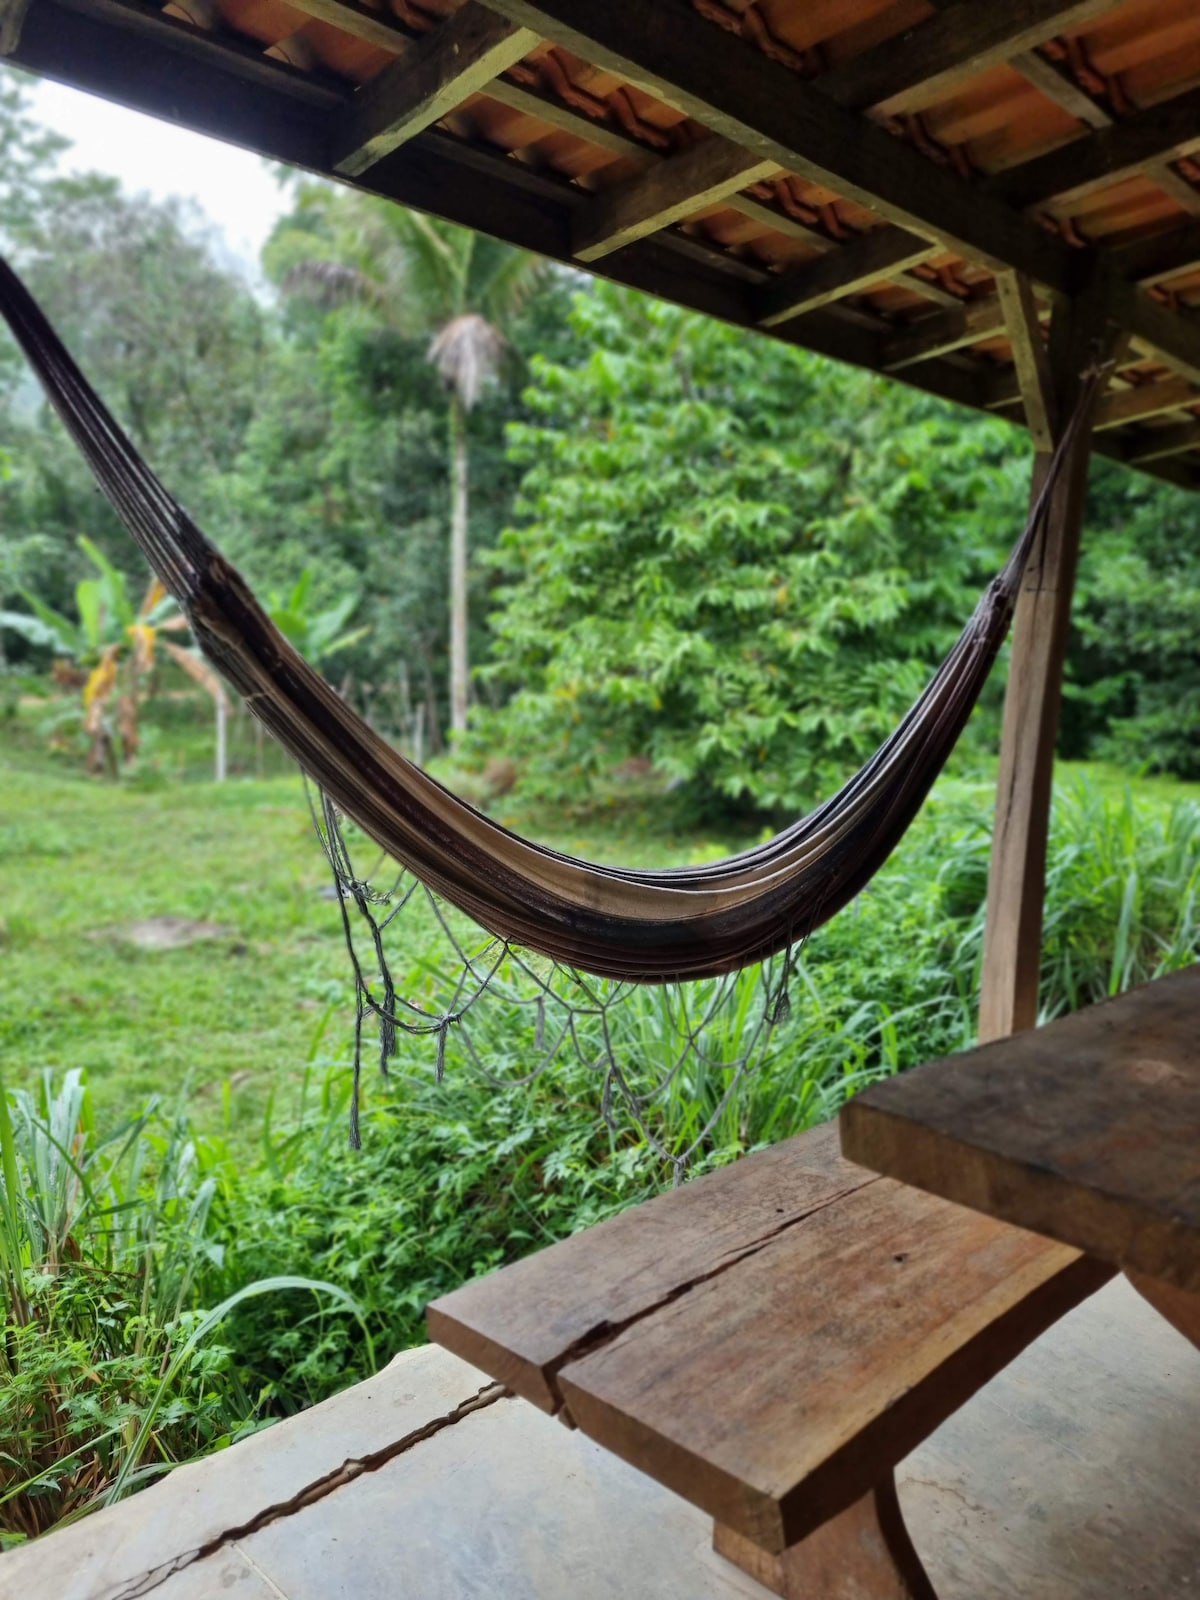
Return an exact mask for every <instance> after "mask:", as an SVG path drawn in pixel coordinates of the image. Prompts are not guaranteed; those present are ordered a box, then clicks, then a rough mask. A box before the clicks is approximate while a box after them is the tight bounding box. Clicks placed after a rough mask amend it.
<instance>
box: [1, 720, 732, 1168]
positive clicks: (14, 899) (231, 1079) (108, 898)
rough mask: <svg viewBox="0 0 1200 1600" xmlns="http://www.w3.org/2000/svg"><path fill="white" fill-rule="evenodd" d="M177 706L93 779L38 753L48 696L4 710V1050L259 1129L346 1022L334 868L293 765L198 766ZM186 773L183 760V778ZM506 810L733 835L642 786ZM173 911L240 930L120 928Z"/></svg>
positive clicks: (72, 755)
mask: <svg viewBox="0 0 1200 1600" xmlns="http://www.w3.org/2000/svg"><path fill="white" fill-rule="evenodd" d="M153 709H154V710H155V711H157V710H158V709H159V708H157V707H155V708H153ZM168 712H169V715H168V718H167V720H166V722H165V725H163V726H158V725H157V724H155V723H154V722H153V721H151V723H150V728H151V731H152V734H153V733H154V731H155V730H156V729H157V734H158V737H151V738H150V739H149V740H148V741H147V742H148V745H149V747H150V749H151V750H152V752H153V756H152V759H151V761H150V762H148V763H147V764H146V765H145V766H144V767H143V769H142V770H140V771H139V773H138V774H137V775H136V776H135V777H134V778H132V779H131V780H129V781H127V782H122V783H120V784H113V783H111V782H108V781H106V780H100V779H93V778H88V777H86V776H85V775H84V773H83V771H82V762H81V760H80V759H79V757H78V754H77V753H76V752H75V751H73V750H72V751H70V752H66V753H63V752H59V753H53V752H49V751H47V750H46V748H45V741H44V739H43V738H42V736H41V734H40V732H39V728H40V727H41V726H42V725H44V723H45V720H46V712H45V709H44V708H42V707H36V706H35V707H31V708H28V707H27V708H26V709H25V711H24V713H23V715H22V716H21V718H20V719H19V720H12V721H10V722H9V723H8V724H7V725H6V731H5V736H4V740H3V743H2V744H0V884H2V885H3V890H2V892H0V1055H2V1057H3V1059H4V1061H5V1062H6V1063H7V1070H8V1073H9V1077H10V1081H11V1082H12V1083H13V1084H14V1085H17V1086H20V1085H29V1084H32V1083H33V1081H34V1080H35V1078H37V1077H38V1076H40V1074H41V1072H42V1070H43V1069H44V1068H50V1069H51V1070H52V1071H54V1072H55V1073H56V1074H58V1073H61V1072H63V1071H65V1070H66V1069H68V1068H73V1067H80V1068H84V1069H86V1071H87V1074H88V1082H89V1084H90V1086H91V1089H92V1093H93V1096H94V1099H95V1103H96V1108H97V1116H98V1118H99V1120H100V1122H101V1123H102V1124H109V1125H111V1124H112V1123H114V1122H115V1121H116V1120H118V1119H119V1118H121V1117H124V1116H128V1115H132V1114H133V1113H135V1112H136V1111H137V1110H138V1109H139V1108H140V1107H141V1106H142V1104H143V1103H144V1101H145V1099H146V1097H147V1095H149V1094H151V1093H162V1094H165V1095H166V1096H168V1097H171V1096H173V1095H174V1094H175V1093H176V1092H177V1091H178V1090H179V1089H180V1088H181V1087H182V1086H183V1085H184V1084H187V1085H188V1087H189V1091H190V1096H191V1109H192V1113H193V1115H194V1117H195V1119H196V1122H197V1125H198V1127H200V1129H201V1130H202V1131H212V1130H215V1129H217V1128H222V1129H224V1130H225V1131H227V1132H229V1133H230V1134H231V1135H232V1136H233V1138H234V1139H235V1141H239V1142H242V1141H248V1140H251V1139H257V1136H258V1131H259V1128H260V1126H261V1121H262V1113H263V1109H264V1107H265V1105H266V1102H267V1099H268V1096H269V1095H270V1094H271V1093H272V1091H273V1090H275V1091H278V1089H279V1088H280V1086H282V1088H283V1090H284V1091H285V1094H286V1091H287V1089H288V1086H289V1085H296V1086H298V1085H299V1083H300V1081H301V1079H302V1076H303V1072H304V1068H305V1065H306V1062H307V1061H308V1059H309V1057H310V1054H311V1053H312V1050H313V1048H314V1041H315V1040H316V1038H317V1035H318V1032H319V1030H321V1028H322V1026H324V1029H325V1038H326V1039H327V1040H328V1041H329V1042H330V1043H331V1044H333V1045H334V1046H335V1047H338V1046H340V1045H341V1044H342V1043H343V1042H344V1041H345V1039H346V1038H348V1037H349V1034H350V1031H351V1029H352V1027H353V1016H352V1011H351V1000H352V992H351V987H350V983H349V976H348V967H347V962H346V955H345V949H344V945H343V942H342V932H341V922H340V918H339V915H338V910H337V907H336V905H335V904H334V903H333V902H332V901H331V900H330V899H328V898H326V897H325V895H324V894H323V891H327V890H328V889H329V884H330V879H329V873H328V868H327V867H326V864H325V861H324V858H323V856H322V855H321V852H320V850H319V848H318V846H317V842H316V839H315V836H314V833H313V828H312V823H311V821H310V818H309V814H308V807H307V803H306V801H305V797H304V792H303V787H302V784H301V782H300V779H299V777H298V776H297V775H296V773H295V771H294V770H289V771H286V772H285V773H283V774H281V775H279V776H274V777H268V778H265V779H257V778H253V777H250V776H248V775H246V774H245V772H244V771H243V773H242V774H241V775H237V771H236V765H235V776H233V777H232V778H231V779H230V780H229V781H228V782H226V783H225V784H221V785H218V784H215V783H213V782H211V781H207V780H206V779H205V778H204V777H202V776H201V774H204V773H206V772H207V770H208V765H207V764H208V759H209V758H208V741H209V737H210V736H209V731H208V723H207V719H206V717H205V716H204V708H203V707H202V706H199V705H197V706H196V707H195V708H193V714H192V716H191V718H190V719H189V718H187V717H185V716H184V715H183V714H182V710H181V708H180V707H179V706H178V705H175V706H172V707H170V708H168ZM10 735H11V736H10ZM268 748H269V750H270V752H271V753H270V754H269V756H268V762H269V763H272V764H274V765H279V764H280V763H281V761H282V757H281V756H280V753H279V752H278V751H277V750H275V749H274V747H273V746H268ZM240 755H241V758H242V759H241V765H242V766H243V769H244V768H245V767H247V766H250V765H251V764H252V761H253V752H252V749H251V748H250V747H249V745H248V742H247V744H246V745H245V746H244V747H243V748H242V750H241V751H240ZM180 772H183V773H184V774H185V775H187V774H191V776H190V777H188V778H186V781H182V782H181V781H179V779H178V776H177V775H178V774H179V773H180ZM505 820H511V821H513V822H515V823H516V824H518V825H520V826H523V827H525V828H528V829H531V830H532V831H534V832H536V833H537V834H538V836H539V837H543V838H547V839H548V840H549V842H551V843H554V844H556V845H559V846H560V847H562V848H564V849H574V850H581V851H585V852H588V853H593V854H596V855H600V856H602V857H606V858H608V859H613V860H615V859H624V860H629V861H632V862H648V861H652V860H656V859H664V858H665V859H675V858H676V857H677V856H678V855H681V854H682V855H686V856H689V857H690V856H697V855H700V854H706V853H712V852H714V851H715V852H720V851H721V850H723V849H725V848H728V847H732V846H733V845H736V844H738V843H741V842H742V841H740V840H729V841H723V840H718V839H713V838H709V837H707V836H703V837H688V838H684V837H683V836H681V835H679V834H677V833H673V832H672V831H671V830H670V828H669V826H666V827H665V826H664V824H663V821H662V818H661V815H660V814H659V812H658V811H656V809H655V808H654V807H653V806H652V805H650V804H648V803H646V804H638V803H636V801H635V802H634V803H629V802H628V801H626V802H625V803H624V804H621V805H617V804H613V805H611V806H609V805H601V806H600V807H599V809H598V811H597V812H596V813H594V814H593V815H591V816H587V817H584V818H583V819H582V820H581V819H580V818H579V817H578V816H575V815H570V814H567V815H558V816H548V815H546V814H545V813H541V814H535V815H529V814H523V813H519V812H515V813H514V814H513V815H511V816H510V817H507V818H506V819H505ZM585 830H586V831H585ZM165 915H169V916H182V917H187V918H191V919H195V920H198V921H205V922H213V923H217V924H220V925H222V926H224V927H226V928H228V930H229V931H228V934H227V935H226V936H223V937H221V938H218V939H213V940H206V941H204V942H200V943H196V944H193V945H190V946H187V947H184V948H181V949H174V950H159V951H143V950H139V949H137V948H136V947H134V946H131V945H130V944H128V943H125V942H122V941H121V940H120V939H119V938H118V937H116V935H115V933H114V930H116V929H118V928H120V927H123V926H125V925H126V924H128V923H130V922H133V921H135V920H140V919H142V918H146V917H154V916H165ZM331 1004H332V1006H333V1010H332V1011H331V1012H330V1013H329V1015H328V1017H326V1011H327V1008H328V1007H329V1006H330V1005H331ZM227 1086H228V1087H227Z"/></svg>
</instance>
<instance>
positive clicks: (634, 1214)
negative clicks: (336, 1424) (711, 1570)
mask: <svg viewBox="0 0 1200 1600" xmlns="http://www.w3.org/2000/svg"><path fill="white" fill-rule="evenodd" d="M1111 1275H1112V1270H1111V1269H1110V1268H1109V1267H1106V1266H1104V1265H1102V1264H1100V1263H1097V1262H1094V1261H1092V1260H1090V1259H1089V1258H1087V1257H1086V1256H1082V1255H1081V1254H1079V1252H1077V1251H1076V1250H1074V1249H1072V1248H1070V1247H1068V1246H1064V1245H1061V1244H1056V1243H1053V1242H1051V1241H1048V1240H1045V1239H1042V1238H1039V1237H1038V1236H1036V1235H1034V1234H1031V1233H1026V1232H1024V1231H1022V1230H1020V1229H1017V1228H1013V1227H1010V1226H1008V1225H1006V1224H1004V1223H1000V1222H997V1221H995V1220H994V1219H991V1218H988V1217H983V1216H979V1215H977V1214H975V1213H973V1212H971V1211H967V1210H964V1209H963V1208H961V1207H959V1206H956V1205H953V1204H951V1203H949V1202H947V1201H944V1200H938V1199H936V1198H933V1197H931V1196H929V1195H926V1194H922V1193H920V1192H918V1191H916V1190H914V1189H909V1188H907V1187H905V1186H903V1185H901V1184H898V1183H895V1182H893V1181H892V1180H890V1179H887V1178H879V1177H876V1176H874V1175H873V1174H871V1173H869V1172H867V1171H866V1170H864V1169H863V1168H861V1167H857V1166H854V1165H852V1164H851V1163H850V1162H848V1161H846V1160H845V1159H844V1158H843V1157H842V1156H841V1154H840V1153H839V1150H838V1146H837V1135H836V1131H835V1130H834V1129H832V1128H822V1129H818V1130H815V1131H814V1132H812V1133H808V1134H803V1135H801V1136H800V1137H798V1138H795V1139H791V1140H789V1141H787V1142H786V1143H784V1144H781V1145H778V1146H776V1147H774V1148H772V1149H769V1150H764V1151H761V1152H759V1153H758V1154H756V1155H753V1156H750V1157H747V1158H746V1159H745V1160H743V1161H740V1162H737V1163H735V1164H734V1165H733V1166H730V1167H727V1168H724V1169H723V1170H721V1171H719V1172H715V1173H711V1174H709V1175H707V1176H705V1177H703V1178H699V1179H696V1180H695V1181H694V1182H692V1183H690V1184H687V1185H685V1186H684V1187H683V1188H681V1189H678V1190H676V1191H674V1192H672V1193H670V1194H665V1195H662V1196H660V1197H659V1198H657V1199H655V1200H652V1201H650V1202H649V1203H648V1204H646V1205H642V1206H637V1207H634V1208H633V1209H632V1210H630V1211H627V1212H624V1213H623V1214H622V1215H620V1216H618V1217H614V1218H612V1219H611V1220H610V1221H608V1222H604V1223H601V1224H600V1225H599V1226H598V1227H595V1228H591V1229H589V1230H587V1231H586V1232H584V1233H581V1234H576V1235H575V1236H574V1237H573V1238H570V1239H567V1240H564V1241H563V1242H562V1243H560V1244H557V1245H553V1246H551V1247H550V1248H549V1249H546V1250H543V1251H541V1252H540V1253H539V1254H537V1255H534V1256H530V1257H528V1258H527V1259H525V1260H523V1261H519V1262H516V1263H515V1264H514V1265H512V1266H509V1267H505V1268H502V1269H501V1270H500V1271H499V1272H496V1273H494V1274H492V1275H491V1276H490V1277H486V1278H482V1279H480V1280H478V1281H477V1282H475V1283H471V1284H468V1285H466V1286H465V1287H464V1288H462V1289H459V1290H456V1291H455V1292H454V1293H453V1294H450V1295H446V1296H445V1297H444V1298H442V1299H441V1300H438V1301H435V1302H434V1304H433V1305H431V1306H430V1307H429V1313H428V1317H429V1331H430V1334H431V1336H432V1337H433V1338H434V1339H435V1340H436V1341H437V1342H438V1343H440V1344H443V1345H445V1346H446V1347H447V1348H449V1349H450V1350H453V1351H454V1352H455V1353H456V1354H458V1355H460V1356H462V1357H463V1358H465V1359H466V1360H467V1361H469V1362H471V1363H472V1364H473V1365H475V1366H477V1367H481V1368H482V1369H483V1370H484V1371H485V1372H487V1373H489V1374H490V1375H491V1376H492V1377H494V1378H497V1379H499V1380H500V1381H501V1382H502V1383H504V1384H506V1385H507V1386H508V1387H509V1388H510V1389H512V1390H513V1391H515V1393H517V1394H518V1395H521V1396H523V1397H524V1398H525V1399H527V1400H530V1401H532V1402H533V1404H534V1405H536V1406H540V1407H541V1408H542V1410H544V1411H548V1412H550V1413H551V1414H553V1415H556V1416H558V1417H560V1418H561V1419H562V1420H563V1421H565V1422H567V1423H569V1424H570V1425H572V1426H576V1427H579V1428H581V1429H582V1430H583V1432H584V1433H586V1434H587V1435H589V1437H591V1438H592V1439H594V1440H596V1441H597V1442H598V1443H599V1444H601V1445H604V1446H606V1447H607V1448H608V1449H610V1450H612V1451H614V1452H615V1453H616V1454H617V1455H618V1456H621V1457H622V1458H623V1459H624V1460H626V1461H628V1462H630V1463H632V1464H633V1465H634V1466H636V1467H638V1468H640V1469H641V1470H642V1471H644V1472H646V1473H648V1474H649V1475H650V1476H651V1477H653V1478H655V1479H657V1480H658V1481H659V1482H660V1483H663V1484H665V1485H667V1486H668V1487H669V1488H671V1489H673V1490H675V1491H676V1493H678V1494H680V1495H682V1496H683V1497H684V1498H685V1499H687V1500H689V1501H691V1502H692V1503H693V1504H695V1505H697V1506H699V1507H701V1508H702V1509H703V1510H704V1511H706V1512H708V1513H709V1514H711V1516H712V1517H713V1519H714V1522H715V1534H714V1542H715V1545H716V1548H717V1549H718V1550H719V1551H720V1552H721V1553H722V1554H723V1555H725V1556H727V1557H729V1558H730V1559H731V1560H733V1561H735V1562H737V1563H738V1565H740V1566H742V1567H743V1568H745V1569H746V1570H747V1571H749V1572H751V1573H752V1574H753V1575H754V1576H755V1577H756V1578H758V1579H759V1581H760V1582H763V1583H765V1584H766V1585H767V1587H768V1588H771V1589H773V1590H774V1591H775V1592H776V1593H778V1594H783V1595H795V1596H801V1595H803V1596H805V1597H811V1600H818V1597H820V1600H851V1597H862V1596H880V1597H883V1596H887V1597H895V1600H899V1597H904V1596H907V1597H918V1596H931V1595H932V1592H933V1591H932V1589H931V1587H930V1585H929V1582H928V1579H927V1578H926V1576H925V1573H924V1571H923V1569H922V1567H921V1564H920V1561H919V1560H918V1558H917V1556H916V1553H915V1551H914V1550H913V1548H912V1545H911V1543H910V1541H909V1539H908V1536H907V1532H906V1530H905V1528H904V1524H903V1521H902V1518H901V1515H900V1510H899V1506H898V1503H897V1500H896V1494H895V1488H894V1481H893V1469H894V1467H895V1466H896V1464H897V1463H898V1462H899V1461H900V1460H902V1459H903V1458H904V1457H905V1456H906V1455H907V1454H908V1453H909V1452H910V1451H911V1450H913V1449H914V1448H915V1447H916V1445H918V1444H919V1443H920V1442H921V1440H923V1439H924V1438H925V1437H926V1436H927V1435H928V1434H929V1433H931V1432H932V1431H933V1429H934V1428H936V1427H937V1426H938V1425H939V1423H941V1422H943V1421H944V1420H945V1419H946V1418H947V1417H948V1416H949V1415H950V1414H951V1413H952V1412H953V1411H955V1410H956V1409H957V1408H958V1407H959V1406H960V1405H962V1404H963V1402H964V1401H965V1400H967V1399H968V1398H969V1397H970V1396H971V1395H972V1394H973V1393H974V1392H975V1391H976V1390H977V1389H979V1388H980V1387H981V1386H982V1385H983V1384H985V1383H987V1382H988V1380H989V1379H990V1378H992V1377H993V1376H994V1375H995V1374H996V1373H997V1372H998V1371H999V1370H1000V1369H1001V1368H1002V1367H1004V1366H1005V1365H1006V1364H1007V1363H1008V1362H1009V1361H1011V1360H1012V1359H1013V1357H1014V1356H1016V1355H1017V1354H1018V1353H1019V1352H1020V1351H1021V1350H1022V1349H1024V1348H1025V1346H1026V1345H1028V1344H1029V1343H1030V1342H1031V1341H1032V1340H1033V1339H1035V1338H1036V1337H1037V1336H1038V1335H1039V1334H1040V1333H1041V1332H1043V1331H1044V1330H1045V1329H1046V1328H1047V1327H1049V1326H1050V1325H1051V1324H1052V1323H1053V1322H1054V1321H1056V1320H1057V1318H1059V1317H1061V1316H1062V1315H1063V1314H1064V1312H1066V1311H1068V1310H1070V1309H1071V1307H1073V1306H1074V1305H1076V1304H1077V1303H1078V1302H1079V1301H1080V1300H1082V1299H1084V1298H1085V1297H1086V1296H1088V1295H1089V1294H1091V1293H1092V1292H1093V1291H1094V1290H1096V1289H1098V1288H1099V1287H1100V1286H1101V1285H1102V1284H1103V1283H1104V1282H1105V1281H1106V1280H1107V1279H1108V1278H1109V1277H1110V1276H1111ZM614 1537H619V1530H615V1531H614ZM680 1593H681V1594H683V1593H686V1584H685V1585H684V1587H682V1588H681V1590H680Z"/></svg>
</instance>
